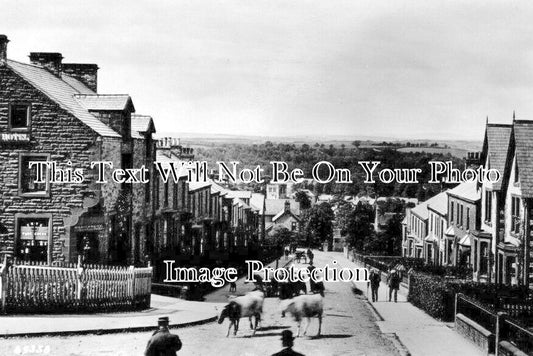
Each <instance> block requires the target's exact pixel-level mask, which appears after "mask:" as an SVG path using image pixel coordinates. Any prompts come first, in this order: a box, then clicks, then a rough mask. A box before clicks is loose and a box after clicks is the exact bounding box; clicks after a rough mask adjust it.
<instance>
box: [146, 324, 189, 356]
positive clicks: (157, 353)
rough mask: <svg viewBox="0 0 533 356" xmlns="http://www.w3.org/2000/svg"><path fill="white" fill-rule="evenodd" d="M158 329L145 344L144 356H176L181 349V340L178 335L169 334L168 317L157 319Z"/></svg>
mask: <svg viewBox="0 0 533 356" xmlns="http://www.w3.org/2000/svg"><path fill="white" fill-rule="evenodd" d="M157 325H158V326H159V329H158V330H156V331H155V332H154V333H153V334H152V338H151V339H150V341H148V344H147V345H146V350H145V351H144V356H176V352H178V351H179V350H180V349H181V346H182V344H181V340H180V338H179V337H178V335H175V334H171V333H170V331H169V330H168V317H167V316H165V317H161V318H159V319H158V320H157Z"/></svg>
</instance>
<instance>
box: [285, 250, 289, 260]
mask: <svg viewBox="0 0 533 356" xmlns="http://www.w3.org/2000/svg"><path fill="white" fill-rule="evenodd" d="M288 259H289V249H288V248H285V261H286V260H288Z"/></svg>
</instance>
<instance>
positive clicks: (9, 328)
mask: <svg viewBox="0 0 533 356" xmlns="http://www.w3.org/2000/svg"><path fill="white" fill-rule="evenodd" d="M223 305H224V304H221V303H204V302H193V301H187V300H183V299H178V298H171V297H165V296H160V295H156V294H152V300H151V308H150V309H147V310H143V311H137V312H120V313H96V314H59V315H58V314H53V315H52V314H43V315H35V314H32V315H8V316H0V336H3V337H16V336H33V337H36V336H43V335H49V336H51V335H74V334H78V335H79V334H105V333H119V332H124V331H148V330H156V329H157V319H158V318H159V317H161V316H168V317H169V320H170V326H171V327H185V326H191V325H197V324H202V323H207V322H211V321H214V320H216V318H217V316H218V314H219V311H218V310H217V308H218V309H220V307H221V306H223Z"/></svg>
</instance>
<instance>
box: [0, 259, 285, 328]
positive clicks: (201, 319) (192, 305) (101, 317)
mask: <svg viewBox="0 0 533 356" xmlns="http://www.w3.org/2000/svg"><path fill="white" fill-rule="evenodd" d="M278 262H279V266H280V267H281V266H285V265H286V264H288V263H290V262H292V256H290V257H289V258H286V257H285V256H283V257H281V258H280V259H279V261H278ZM268 266H272V267H275V266H276V261H274V262H272V263H271V264H269V265H268ZM236 284H237V291H236V292H235V293H229V292H228V288H229V286H224V287H222V288H219V289H218V290H216V291H214V292H212V293H210V294H209V295H207V296H206V298H205V301H203V302H194V301H187V300H183V299H179V298H173V297H167V296H161V295H157V294H152V299H151V305H150V309H147V310H143V311H135V312H117V313H95V314H42V315H36V314H31V315H7V316H0V337H17V336H31V337H37V336H45V335H46V336H53V335H58V336H59V335H82V334H110V333H122V332H126V331H128V332H135V331H149V330H156V329H157V319H158V318H159V317H161V316H168V317H169V320H170V324H169V325H170V327H171V328H179V327H186V326H192V325H198V324H203V323H208V322H212V321H215V320H216V319H217V317H218V315H219V314H220V309H221V308H222V307H224V306H225V305H226V303H227V300H228V297H229V296H230V295H231V294H233V295H242V294H245V293H246V292H247V291H250V290H252V289H253V288H254V284H253V283H245V278H244V277H243V278H240V279H239V280H238V281H237V282H236Z"/></svg>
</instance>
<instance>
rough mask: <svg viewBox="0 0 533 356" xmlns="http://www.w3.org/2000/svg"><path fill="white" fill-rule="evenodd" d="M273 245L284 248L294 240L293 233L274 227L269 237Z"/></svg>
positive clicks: (284, 228)
mask: <svg viewBox="0 0 533 356" xmlns="http://www.w3.org/2000/svg"><path fill="white" fill-rule="evenodd" d="M271 237H272V242H273V243H274V245H278V246H286V245H288V244H290V243H291V242H292V241H293V240H294V235H293V233H292V232H291V231H290V230H289V229H287V228H286V227H276V228H274V232H273V233H272V235H271Z"/></svg>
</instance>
